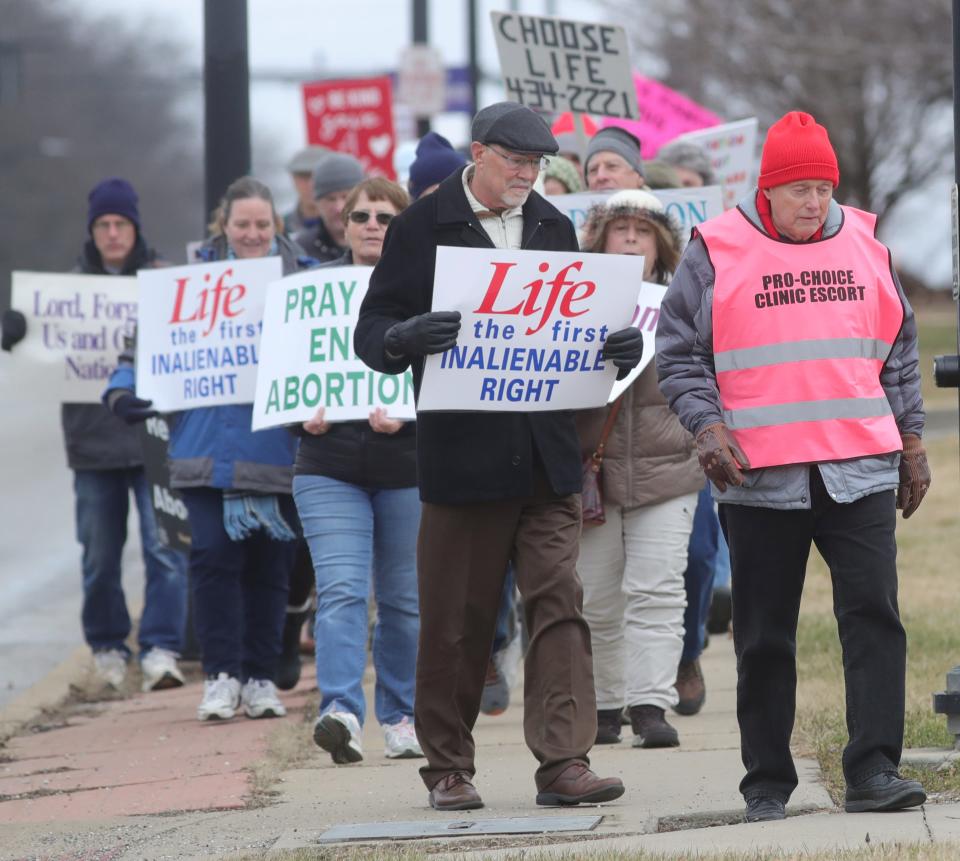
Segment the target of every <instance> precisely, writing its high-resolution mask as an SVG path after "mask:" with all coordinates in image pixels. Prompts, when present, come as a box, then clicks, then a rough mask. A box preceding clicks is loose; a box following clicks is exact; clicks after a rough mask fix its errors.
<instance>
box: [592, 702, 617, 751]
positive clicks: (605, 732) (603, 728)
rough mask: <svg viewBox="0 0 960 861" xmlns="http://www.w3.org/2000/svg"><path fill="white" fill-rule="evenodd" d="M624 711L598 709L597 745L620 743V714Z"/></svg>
mask: <svg viewBox="0 0 960 861" xmlns="http://www.w3.org/2000/svg"><path fill="white" fill-rule="evenodd" d="M622 712H623V709H597V740H596V744H617V743H618V742H619V741H620V714H621V713H622Z"/></svg>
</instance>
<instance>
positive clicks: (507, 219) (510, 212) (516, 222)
mask: <svg viewBox="0 0 960 861" xmlns="http://www.w3.org/2000/svg"><path fill="white" fill-rule="evenodd" d="M474 168H475V165H472V164H470V165H467V166H466V167H465V168H464V170H463V173H462V174H461V181H462V182H463V191H464V193H465V194H466V195H467V203H469V204H470V208H471V209H472V210H473V211H474V212H476V213H483V214H482V215H478V216H477V218H478V219H479V221H480V226H481V227H482V228H483V229H484V230H485V231H486V233H487V236H489V237H490V241H491V242H492V243H493V244H494V245H495V246H496V247H497V248H519V247H520V246H521V244H522V243H523V207H522V206H511V207H510V208H509V209H505V210H503V212H501V213H500V214H499V215H498V214H497V213H495V212H491V211H490V208H489V207H487V206H484V205H483V204H482V203H481V202H480V201H479V200H477V198H476V197H475V196H474V194H473V192H472V191H471V190H470V178H471V177H472V176H473V171H474Z"/></svg>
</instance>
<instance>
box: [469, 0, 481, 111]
mask: <svg viewBox="0 0 960 861" xmlns="http://www.w3.org/2000/svg"><path fill="white" fill-rule="evenodd" d="M467 64H468V66H469V69H470V116H471V117H472V116H475V115H476V113H477V111H478V110H479V109H480V96H479V90H480V58H479V57H478V56H477V0H467Z"/></svg>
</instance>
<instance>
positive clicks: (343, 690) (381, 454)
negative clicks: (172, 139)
mask: <svg viewBox="0 0 960 861" xmlns="http://www.w3.org/2000/svg"><path fill="white" fill-rule="evenodd" d="M409 200H410V199H409V197H408V196H407V193H406V192H405V191H404V190H403V189H402V188H401V187H400V186H399V185H396V184H395V183H392V182H389V181H388V180H386V179H383V178H380V177H376V178H373V179H367V180H364V181H363V182H361V183H360V184H359V185H357V186H356V187H355V188H354V189H353V191H351V192H350V196H349V197H348V198H347V201H346V204H345V205H344V209H343V220H344V225H345V227H346V239H347V244H348V250H347V252H346V253H345V254H344V255H343V256H342V257H340V258H339V259H337V260H333V261H331V262H329V263H325V264H323V266H322V267H321V268H330V267H334V266H350V265H363V266H373V265H375V264H376V263H377V261H378V260H379V259H380V253H381V250H382V248H383V238H384V236H385V234H386V231H387V225H388V224H389V223H390V220H391V219H392V218H393V216H395V215H396V214H397V213H398V212H400V211H401V210H403V209H404V208H406V206H407V204H408V203H409ZM293 496H294V500H295V501H296V504H297V510H298V512H299V514H300V519H301V522H302V523H303V534H304V537H305V538H306V540H307V544H308V545H309V547H310V554H311V556H312V558H313V566H314V572H315V574H316V580H317V612H316V623H315V629H314V636H315V638H316V644H317V645H316V656H317V687H319V688H320V691H321V700H320V715H319V717H318V718H317V721H316V723H315V724H314V729H313V738H314V741H315V742H316V743H317V744H318V745H319V746H320V747H321V748H323V749H324V750H326V751H328V752H329V753H330V755H331V757H332V758H333V761H334V762H336V763H349V762H359V761H360V760H361V759H363V747H362V744H361V729H362V727H363V722H364V718H365V715H366V703H365V701H364V696H363V672H364V668H365V666H366V661H367V639H368V625H369V622H368V619H369V616H368V609H367V603H368V600H369V596H370V591H371V577H372V581H373V583H372V585H373V594H374V598H375V600H376V603H377V614H376V624H375V626H374V630H373V666H374V670H375V671H376V695H375V702H374V708H375V712H376V716H377V721H378V722H379V723H380V726H381V727H382V728H383V733H384V739H385V753H386V755H387V756H388V757H392V758H407V757H416V756H423V753H422V752H421V750H420V745H419V744H418V743H417V737H416V734H415V733H414V729H413V686H414V670H415V667H416V659H417V637H418V634H419V630H420V617H419V605H418V602H417V573H416V543H417V532H418V529H419V525H420V499H419V496H418V493H417V475H416V424H415V423H414V422H402V421H397V420H396V419H392V418H390V417H389V416H388V415H387V413H386V411H385V410H383V409H379V408H378V409H376V410H373V411H372V412H371V413H370V417H369V419H368V420H367V421H348V422H339V423H334V422H328V421H327V420H326V418H325V414H324V410H323V408H320V409H318V410H317V413H316V415H315V416H314V417H313V418H312V419H311V420H310V421H307V422H304V423H303V428H302V436H301V441H300V449H299V452H298V454H297V461H296V466H295V470H294V479H293Z"/></svg>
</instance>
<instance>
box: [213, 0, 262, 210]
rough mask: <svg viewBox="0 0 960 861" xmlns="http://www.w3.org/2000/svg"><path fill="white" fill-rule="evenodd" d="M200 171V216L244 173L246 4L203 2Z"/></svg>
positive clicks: (247, 78) (247, 75) (247, 116)
mask: <svg viewBox="0 0 960 861" xmlns="http://www.w3.org/2000/svg"><path fill="white" fill-rule="evenodd" d="M203 97H204V168H205V174H206V194H205V201H206V207H207V209H206V212H205V213H204V219H206V218H207V217H209V215H210V213H211V212H212V211H213V210H214V209H215V208H216V206H217V204H218V203H219V202H220V199H221V198H222V197H223V193H224V192H225V191H226V190H227V186H228V185H230V183H231V182H233V181H234V180H235V179H237V178H238V177H241V176H244V175H246V174H248V173H250V164H251V158H250V67H249V63H248V60H247V0H204V6H203Z"/></svg>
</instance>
